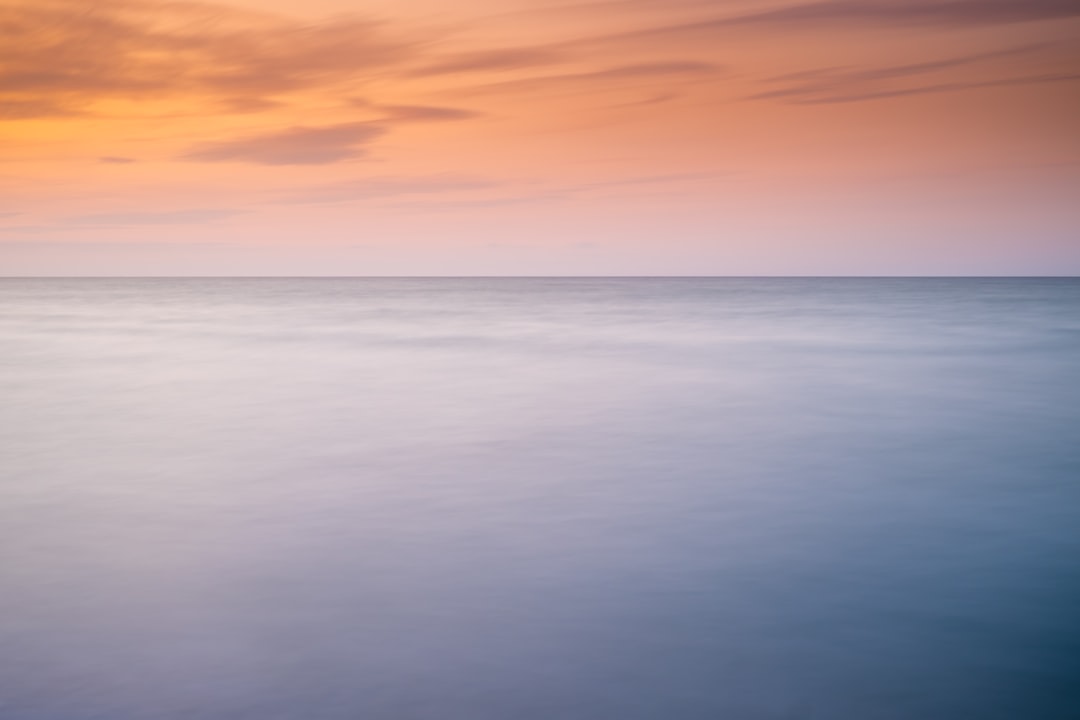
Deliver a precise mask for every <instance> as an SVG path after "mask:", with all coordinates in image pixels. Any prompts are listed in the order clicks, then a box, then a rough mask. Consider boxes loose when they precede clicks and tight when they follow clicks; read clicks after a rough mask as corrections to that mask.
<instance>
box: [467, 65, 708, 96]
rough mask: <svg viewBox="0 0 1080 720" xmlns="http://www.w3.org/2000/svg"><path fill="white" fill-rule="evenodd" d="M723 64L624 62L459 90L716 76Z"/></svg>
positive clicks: (517, 88) (564, 85)
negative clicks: (624, 63) (601, 68)
mask: <svg viewBox="0 0 1080 720" xmlns="http://www.w3.org/2000/svg"><path fill="white" fill-rule="evenodd" d="M721 69H722V68H721V67H720V66H718V65H714V64H713V63H706V62H692V61H673V62H656V63H642V64H638V65H620V66H618V67H611V68H606V69H604V70H594V71H591V72H581V73H564V74H560V75H540V76H537V77H530V78H522V79H520V80H508V81H505V82H499V83H490V84H487V85H479V86H476V87H472V88H468V89H467V90H462V91H458V92H470V93H472V92H481V93H486V92H516V91H523V90H545V89H549V88H556V89H557V88H560V87H567V86H570V87H573V86H581V85H584V86H592V85H596V84H604V83H609V82H620V81H624V80H642V79H645V80H648V79H652V78H663V77H672V76H685V77H694V76H704V75H712V74H715V73H717V72H720V71H721Z"/></svg>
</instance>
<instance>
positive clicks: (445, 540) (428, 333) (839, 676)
mask: <svg viewBox="0 0 1080 720" xmlns="http://www.w3.org/2000/svg"><path fill="white" fill-rule="evenodd" d="M0 398H2V405H0V457H2V460H0V466H2V480H0V717H2V718H4V720H181V719H183V720H241V719H242V720H339V719H340V720H359V719H363V720H369V719H370V720H383V719H385V720H556V719H558V720H608V719H610V720H646V719H648V720H653V719H657V720H660V719H664V720H780V719H784V720H811V719H821V720H877V719H889V720H893V719H896V720H899V719H903V720H984V719H985V720H997V719H999V718H1000V719H1001V720H1006V719H1008V720H1015V719H1018V718H1023V719H1024V720H1027V719H1029V718H1030V719H1032V720H1058V719H1064V718H1076V717H1080V519H1078V501H1080V280H1074V279H558V280H548V279H296V280H294V279H243V280H234V279H189V280H173V279H147V280H140V279H123V280H91V279H70V280H59V279H57V280H30V279H8V280H2V281H0Z"/></svg>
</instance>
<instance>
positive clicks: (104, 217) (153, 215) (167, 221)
mask: <svg viewBox="0 0 1080 720" xmlns="http://www.w3.org/2000/svg"><path fill="white" fill-rule="evenodd" d="M239 214H241V211H239V210H220V209H205V208H199V209H194V210H169V211H164V212H153V211H151V212H124V213H94V214H91V215H73V216H70V217H68V218H65V221H66V222H67V223H68V224H75V225H95V226H96V225H202V224H205V223H211V222H215V221H217V220H224V219H226V218H230V217H234V216H236V215H239Z"/></svg>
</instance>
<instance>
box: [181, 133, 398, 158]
mask: <svg viewBox="0 0 1080 720" xmlns="http://www.w3.org/2000/svg"><path fill="white" fill-rule="evenodd" d="M385 132H386V128H384V127H381V126H379V125H374V124H371V123H363V122H358V123H343V124H340V125H329V126H326V127H293V128H289V129H287V130H282V131H279V132H274V133H266V134H262V135H254V136H251V137H245V138H238V139H235V140H226V141H222V142H209V143H203V144H202V145H199V146H196V147H194V148H192V149H191V150H190V151H189V152H187V153H185V154H184V155H182V156H181V159H183V160H190V161H194V162H211V163H215V162H244V163H255V164H258V165H326V164H329V163H336V162H341V161H344V160H353V159H356V158H360V157H363V156H364V155H365V154H366V153H367V150H366V146H367V145H369V144H370V143H371V142H372V141H374V140H375V139H376V138H378V137H379V136H381V135H383V134H384V133H385Z"/></svg>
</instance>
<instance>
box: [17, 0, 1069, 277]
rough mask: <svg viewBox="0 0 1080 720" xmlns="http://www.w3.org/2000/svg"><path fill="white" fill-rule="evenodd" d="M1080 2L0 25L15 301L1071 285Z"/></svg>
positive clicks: (257, 13) (246, 14)
mask: <svg viewBox="0 0 1080 720" xmlns="http://www.w3.org/2000/svg"><path fill="white" fill-rule="evenodd" d="M1078 128H1080V0H816V1H813V0H811V1H808V0H592V1H587V0H586V1H579V2H574V0H364V1H361V0H351V1H350V0H222V1H220V2H219V1H217V0H211V1H210V2H159V1H157V0H0V133H2V137H3V148H4V150H3V155H2V156H0V274H5V275H144V274H145V275H490V274H510V275H611V274H614V275H620V274H629V275H665V274H675V275H743V274H750V275H789V274H794V275H804V274H809V275H833V274H841V275H842V274H871V275H893V274H898V275H906V274H932V275H941V274H944V275H950V274H992V275H999V274H1004V275H1012V274H1016V275H1023V274H1036V275H1038V274H1080V130H1078Z"/></svg>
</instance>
